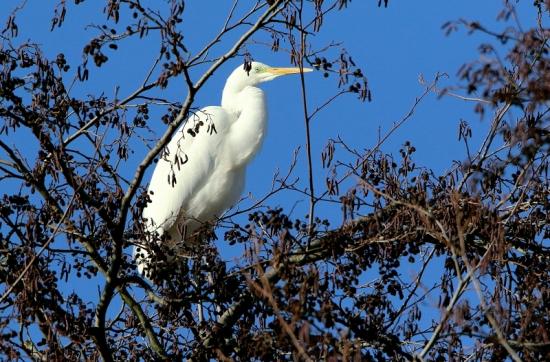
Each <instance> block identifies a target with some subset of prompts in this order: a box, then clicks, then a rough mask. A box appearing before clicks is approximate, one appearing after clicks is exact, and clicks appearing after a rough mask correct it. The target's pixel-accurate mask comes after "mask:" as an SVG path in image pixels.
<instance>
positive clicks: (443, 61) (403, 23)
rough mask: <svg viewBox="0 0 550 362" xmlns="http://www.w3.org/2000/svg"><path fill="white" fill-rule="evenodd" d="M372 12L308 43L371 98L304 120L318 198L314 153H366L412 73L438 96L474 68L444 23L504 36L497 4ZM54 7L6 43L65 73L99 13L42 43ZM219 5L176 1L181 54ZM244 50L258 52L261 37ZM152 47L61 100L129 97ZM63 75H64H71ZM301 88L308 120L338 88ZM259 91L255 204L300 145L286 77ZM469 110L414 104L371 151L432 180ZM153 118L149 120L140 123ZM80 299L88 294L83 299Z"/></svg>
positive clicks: (282, 61)
mask: <svg viewBox="0 0 550 362" xmlns="http://www.w3.org/2000/svg"><path fill="white" fill-rule="evenodd" d="M377 2H378V1H374V0H372V1H353V2H351V3H350V4H349V8H348V9H344V10H342V11H340V12H334V13H332V14H331V15H330V16H328V17H327V18H326V19H325V22H324V26H323V28H322V32H321V34H319V35H316V36H315V37H314V39H313V42H314V45H315V46H317V47H321V46H322V45H324V44H326V43H328V42H330V41H336V42H342V45H341V48H344V49H346V50H347V52H348V53H349V54H351V55H352V56H353V59H354V61H355V63H356V64H358V65H359V66H361V68H362V70H363V73H364V74H365V75H366V76H367V78H368V80H369V85H370V88H371V90H372V94H373V99H372V102H370V103H368V102H367V103H361V102H359V101H358V100H357V99H356V97H355V96H354V95H348V96H344V97H343V98H340V99H338V100H337V101H336V102H334V103H333V104H332V105H331V106H330V107H328V108H327V109H326V110H325V111H323V112H321V113H320V114H319V116H318V117H316V118H315V119H314V121H313V123H312V137H313V159H314V169H315V174H316V175H317V184H316V186H317V190H318V191H324V190H325V188H324V177H325V175H326V170H322V169H321V158H320V152H321V150H322V149H323V147H324V146H325V144H326V143H327V140H328V139H329V138H334V137H337V136H340V137H342V139H344V140H345V141H346V142H348V143H349V145H351V146H352V147H356V148H358V149H362V148H369V147H372V146H373V145H374V144H375V142H376V139H377V134H378V131H379V129H380V130H381V132H382V133H383V132H384V131H386V130H388V129H389V128H391V126H392V124H393V122H396V121H398V120H400V119H401V118H402V117H403V116H404V115H405V114H406V113H407V112H408V111H409V109H410V107H411V106H412V104H413V103H414V99H415V97H417V96H419V95H420V94H421V93H422V92H423V90H424V86H422V85H420V84H419V82H418V79H419V75H421V74H422V75H423V77H424V78H425V79H426V80H427V81H430V80H431V79H433V77H434V75H435V74H436V73H437V72H440V73H447V74H448V75H449V78H448V79H445V80H443V81H442V83H441V86H444V85H453V84H456V83H457V79H456V73H457V70H458V69H459V67H460V65H462V64H463V63H464V62H467V61H471V60H474V59H476V58H477V57H478V55H477V50H476V47H477V45H479V43H480V39H483V38H482V37H481V36H479V35H474V36H468V35H466V33H465V31H464V30H461V31H459V32H458V33H455V34H454V35H452V36H450V37H446V36H445V35H444V33H443V31H442V30H441V26H442V24H443V23H444V22H446V21H448V20H457V19H459V18H466V19H469V20H479V21H481V22H483V23H485V24H488V25H492V26H494V28H495V29H497V30H499V29H502V28H503V27H504V26H505V25H504V24H502V23H497V22H496V20H495V19H496V15H497V10H498V9H499V8H500V7H501V1H497V0H486V1H476V0H461V1H441V0H429V1H398V0H390V4H389V7H388V8H378V7H377V6H376V4H377ZM19 3H20V2H19V1H12V0H4V1H2V2H1V3H0V23H4V22H5V20H6V17H7V14H8V13H9V12H10V11H11V10H12V9H13V8H14V7H15V6H16V5H17V4H19ZM55 3H56V2H54V1H43V0H28V1H27V5H26V6H25V8H24V9H23V10H22V11H21V12H19V13H18V15H17V18H16V21H17V23H18V25H19V28H20V34H19V37H18V40H19V41H22V40H24V39H27V38H28V39H32V40H33V41H36V42H38V43H39V44H41V45H42V46H43V50H44V51H45V53H46V55H47V56H48V57H50V59H54V58H55V56H56V55H57V54H58V53H60V52H63V53H65V55H66V57H67V58H68V60H69V63H71V64H76V63H77V62H78V60H79V59H80V57H81V54H82V48H83V46H84V45H85V44H86V42H87V40H89V39H91V38H92V37H93V36H94V35H95V34H96V31H95V30H94V29H90V28H87V27H86V26H87V25H89V24H92V23H97V22H99V21H100V20H103V19H104V18H105V15H104V14H103V13H102V12H101V6H102V5H103V4H104V3H105V2H104V1H94V0H91V1H86V2H85V3H84V4H82V5H79V6H74V5H73V2H69V3H70V4H69V8H68V13H67V17H66V21H65V24H64V25H63V27H62V28H61V29H56V30H55V31H53V32H50V18H51V15H53V9H54V4H55ZM145 3H150V4H154V3H156V2H155V1H149V2H145ZM163 3H164V2H162V1H159V2H158V4H163ZM246 3H248V2H246V1H242V5H243V8H242V9H243V11H244V10H245V9H246V8H245V7H244V5H245V4H246ZM230 6H231V1H227V2H225V1H220V0H208V1H204V0H201V1H187V2H186V13H185V15H184V22H183V23H182V24H181V26H182V27H183V28H184V29H186V30H187V35H186V38H185V43H186V44H187V46H188V48H189V50H190V51H191V52H193V51H197V50H198V49H200V48H201V47H202V46H203V45H204V44H205V42H207V41H208V40H209V39H210V38H211V37H212V36H213V35H214V34H216V32H217V30H218V29H219V28H220V27H221V26H222V24H223V21H224V20H225V15H226V12H227V10H228V9H229V7H230ZM521 17H523V18H524V19H525V21H527V19H528V18H527V16H525V14H522V13H520V18H521ZM242 30H244V29H242ZM239 33H240V32H239ZM255 39H256V40H258V41H262V40H263V41H266V40H267V41H269V38H268V37H267V38H266V37H265V36H263V37H262V36H260V37H257V38H255ZM155 40H156V38H154V37H153V38H151V40H150V41H145V42H137V41H130V42H124V43H123V45H121V47H120V49H119V50H118V51H117V52H109V51H107V52H106V53H107V55H108V56H109V57H110V58H111V61H109V62H108V63H107V64H106V65H105V66H104V67H102V68H101V69H96V68H95V67H94V66H93V65H92V66H91V67H90V68H91V69H92V72H91V75H90V81H88V82H85V83H82V84H77V85H76V86H75V88H74V90H73V92H74V94H75V96H78V95H80V96H82V95H86V94H94V95H98V94H101V93H104V94H105V95H106V96H107V97H111V98H112V96H113V94H114V90H115V87H116V86H120V90H119V94H120V97H124V96H125V95H127V94H129V93H130V92H131V91H132V90H134V89H135V88H136V87H137V86H139V84H140V83H141V81H142V79H143V77H144V75H145V74H146V72H147V70H148V68H149V66H150V65H151V63H152V61H153V60H154V55H155V54H156V52H157V51H158V47H159V45H158V43H156V42H155ZM227 46H229V43H228V42H223V43H221V44H220V45H219V47H218V48H216V49H217V50H216V51H217V52H218V54H221V52H223V51H224V50H226V48H227ZM281 46H282V47H283V48H284V47H285V46H287V45H286V44H284V43H282V44H281ZM248 50H249V51H250V52H251V54H252V56H253V57H254V59H255V60H258V61H262V62H264V63H268V64H270V65H278V66H287V65H289V64H290V63H289V57H288V55H287V54H286V53H285V52H283V51H281V52H279V53H272V52H271V51H270V50H269V49H268V48H266V47H265V46H259V45H249V46H248ZM337 54H338V52H337V51H336V52H333V53H332V56H333V57H335V56H337ZM240 62H242V60H241V59H235V60H232V61H230V62H229V63H228V64H227V65H225V66H223V67H222V68H221V69H220V70H219V71H218V72H216V73H215V75H214V77H213V78H212V79H211V81H210V82H209V83H208V84H207V85H206V86H205V87H204V88H203V89H202V90H201V92H200V93H199V95H198V96H197V101H196V103H195V106H197V107H202V106H206V105H217V104H219V102H220V96H221V89H222V87H223V84H224V82H225V79H226V76H227V75H228V73H229V72H230V71H231V70H232V69H233V68H234V67H236V66H237V65H239V64H240ZM72 71H76V69H75V68H73V69H72ZM306 78H307V90H308V95H309V99H308V102H309V104H308V106H309V109H315V108H316V107H317V106H318V105H320V104H322V103H323V102H324V101H325V100H326V99H327V98H328V97H330V96H331V95H332V94H333V93H334V92H335V90H336V84H337V81H338V80H337V78H336V77H334V76H331V77H330V78H329V79H324V78H323V76H322V72H314V73H310V74H307V75H306ZM263 88H264V89H265V90H266V92H267V96H268V108H269V115H270V116H269V131H268V135H267V138H266V141H265V144H264V147H263V150H262V151H261V152H260V154H259V155H258V156H257V158H256V159H255V161H254V162H253V163H252V165H251V166H250V168H249V172H248V178H247V187H246V192H251V193H252V194H253V195H254V196H255V197H257V198H259V197H261V196H262V195H264V193H266V192H267V191H268V190H269V188H270V186H271V180H272V176H273V174H274V172H275V170H276V169H281V171H282V172H284V171H285V170H286V169H287V167H288V165H289V164H290V161H291V159H292V155H293V152H294V150H295V149H296V148H297V147H299V146H302V145H303V144H304V141H305V136H304V121H303V117H302V105H301V99H300V88H299V79H298V77H287V78H283V79H278V80H276V81H274V82H272V83H268V84H265V86H264V87H263ZM157 94H160V93H157ZM160 95H162V97H164V98H167V99H169V100H172V101H182V100H183V99H184V98H185V87H184V84H183V80H182V81H181V82H176V81H172V82H171V84H170V86H169V87H168V88H167V89H166V90H165V91H163V92H162V94H160ZM472 110H473V104H471V103H467V102H464V101H460V100H457V99H453V98H443V99H437V97H436V96H435V95H431V96H429V97H428V98H427V99H426V100H425V101H424V102H422V103H421V104H420V105H419V107H418V109H417V111H416V113H415V115H414V116H413V117H412V118H411V119H410V120H409V121H408V122H407V123H406V124H405V125H404V126H403V127H401V128H400V129H399V130H398V131H397V132H396V133H395V134H394V135H393V136H392V137H391V139H390V140H389V141H388V142H387V143H386V144H385V145H384V146H383V147H382V149H383V150H384V151H385V152H388V153H392V154H394V155H396V156H397V155H398V150H399V148H400V147H401V146H402V145H403V143H404V142H405V141H406V140H410V141H412V143H413V144H414V145H415V146H416V149H417V154H416V156H415V159H416V161H417V164H419V165H424V166H427V167H429V168H432V169H434V171H435V172H436V173H441V172H443V171H444V170H447V169H449V168H450V167H451V166H452V161H453V160H464V159H465V151H464V147H463V145H462V144H460V143H459V141H458V140H457V132H458V124H459V121H460V120H461V119H464V120H467V121H468V122H469V123H470V124H471V126H472V127H473V129H474V138H473V141H472V143H473V145H474V148H475V145H476V144H477V143H479V138H477V139H476V136H478V137H479V136H482V133H481V132H479V131H481V130H483V129H484V128H485V127H486V126H487V120H485V121H480V120H479V117H478V116H477V115H475V114H474V113H473V112H472ZM158 114H159V113H158V112H155V111H153V112H152V115H158ZM149 122H150V124H149V125H150V127H151V128H152V129H153V130H155V131H156V135H157V136H160V135H161V134H162V132H163V131H164V129H165V125H164V124H163V123H162V122H161V121H160V119H158V118H157V119H156V118H155V117H154V116H153V117H151V119H150V121H149ZM476 130H477V133H476ZM25 141H26V140H25V138H24V137H21V136H17V135H16V136H15V137H14V138H13V142H14V143H17V144H19V145H24V144H25ZM131 145H132V147H133V148H134V151H135V154H134V155H133V156H132V157H131V158H130V159H129V161H128V162H127V164H125V165H124V166H123V168H122V173H123V175H124V176H126V177H130V176H131V175H133V173H134V170H135V167H136V165H137V164H138V163H139V161H140V160H141V157H143V156H144V155H145V153H146V149H145V148H144V147H143V143H141V142H140V141H138V140H134V141H132V143H131ZM29 149H31V150H32V148H29ZM29 154H32V153H31V152H29ZM339 156H340V157H339ZM335 158H337V159H338V158H344V159H347V158H346V157H345V154H344V153H343V152H342V151H338V153H337V154H336V157H335ZM306 175H307V169H306V163H305V154H304V148H303V147H302V150H301V152H300V154H299V164H298V167H297V170H296V172H295V176H296V177H300V179H301V185H302V187H306V185H307V176H306ZM296 203H298V204H297V205H298V206H297V208H296V209H295V211H294V214H293V216H294V217H303V216H304V214H305V213H306V212H307V199H306V198H305V197H304V196H303V195H300V194H294V193H287V194H284V196H283V197H279V198H275V199H273V200H272V201H270V202H269V205H271V206H278V205H281V206H285V207H288V208H290V207H292V206H293V205H295V204H296ZM321 216H323V217H329V218H331V219H332V220H334V221H335V223H337V221H338V220H341V215H340V210H339V208H336V209H332V210H331V211H330V213H329V214H328V215H327V214H323V215H321ZM90 289H93V290H91V292H92V293H95V288H90Z"/></svg>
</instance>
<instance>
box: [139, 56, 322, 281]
mask: <svg viewBox="0 0 550 362" xmlns="http://www.w3.org/2000/svg"><path fill="white" fill-rule="evenodd" d="M303 71H304V72H308V71H311V69H307V68H304V69H303ZM299 72H300V69H299V68H273V67H269V66H267V65H265V64H262V63H257V62H252V63H251V67H250V68H249V70H248V71H247V70H245V68H244V67H243V66H240V67H238V68H237V69H235V70H234V71H233V72H232V73H231V75H230V76H229V78H228V79H227V81H226V84H225V87H224V89H223V95H222V105H221V107H215V106H211V107H206V108H204V109H202V110H200V111H199V112H197V113H195V114H194V115H192V116H191V117H189V119H188V120H187V122H186V123H185V124H184V125H183V127H181V128H180V129H178V131H177V132H176V133H175V134H174V137H173V138H172V140H171V141H170V142H169V143H168V145H167V147H166V149H165V150H164V152H163V153H162V156H161V157H160V159H159V161H158V163H157V165H156V168H155V170H154V172H153V176H152V178H151V182H150V183H149V188H148V193H149V197H150V199H151V202H150V203H148V204H147V206H146V207H145V209H144V210H143V217H144V219H146V227H147V230H148V231H149V232H150V233H154V232H157V233H158V234H159V236H161V235H164V234H165V233H168V236H169V240H170V245H176V244H178V243H180V242H182V241H183V242H185V241H186V239H189V238H190V237H191V236H192V234H193V233H194V232H195V231H196V230H197V229H198V228H199V227H200V226H201V225H202V224H203V223H205V222H209V221H214V220H216V218H218V217H219V216H220V215H221V214H222V213H223V212H224V211H225V210H226V209H228V208H229V207H231V206H232V205H233V204H235V203H236V202H237V201H238V200H239V197H240V195H241V193H242V191H243V188H244V182H245V171H246V165H247V164H248V163H249V162H250V161H251V160H252V158H253V157H254V156H255V155H256V153H257V152H258V150H259V149H260V147H261V145H262V141H263V138H264V136H265V132H266V122H267V110H266V102H265V96H264V92H263V91H262V90H261V89H260V88H258V87H257V85H258V84H259V83H262V82H266V81H269V80H272V79H274V78H276V77H278V76H281V75H285V74H293V73H299ZM137 254H138V253H136V255H137ZM139 254H140V255H143V257H144V258H145V259H141V258H138V260H137V264H138V269H139V271H140V272H143V269H144V267H145V265H146V263H147V260H146V258H147V255H148V253H147V251H146V250H144V249H143V248H142V247H141V248H140V252H139Z"/></svg>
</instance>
